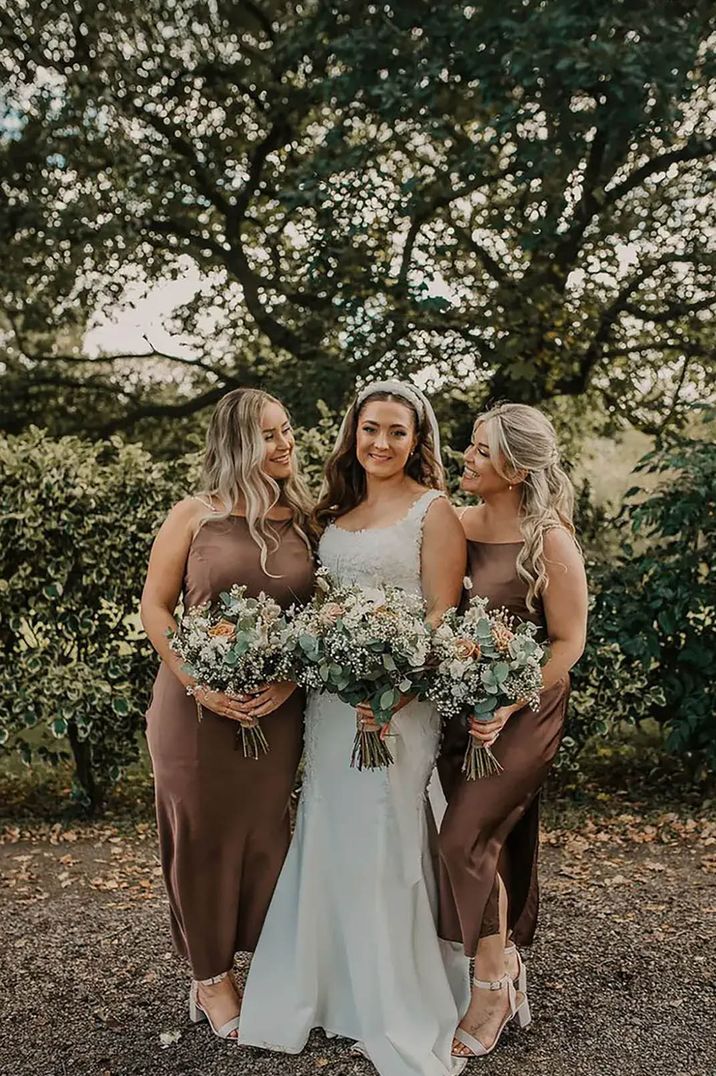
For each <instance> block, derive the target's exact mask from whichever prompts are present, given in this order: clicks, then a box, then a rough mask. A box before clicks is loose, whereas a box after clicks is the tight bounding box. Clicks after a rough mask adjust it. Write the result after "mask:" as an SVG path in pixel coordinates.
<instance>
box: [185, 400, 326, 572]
mask: <svg viewBox="0 0 716 1076" xmlns="http://www.w3.org/2000/svg"><path fill="white" fill-rule="evenodd" d="M269 403H275V404H278V406H279V407H282V408H283V410H284V411H286V408H285V407H284V405H283V404H282V403H281V401H280V400H277V399H276V397H275V396H270V395H269V393H268V392H263V391H262V390H261V389H250V388H241V389H233V390H232V391H231V392H227V394H226V396H222V398H221V399H220V400H219V402H218V404H217V405H216V407H215V409H214V413H213V414H212V416H211V420H210V422H209V429H208V430H207V434H206V451H205V454H204V462H203V467H202V476H201V482H202V486H203V490H202V495H203V496H205V497H211V498H216V499H217V500H218V501H219V503H220V505H221V508H220V510H219V511H218V512H216V511H214V512H212V513H211V514H210V515H208V514H207V515H206V516H204V517H203V518H202V520H201V524H202V525H203V524H204V523H208V522H209V520H217V519H219V520H221V519H228V517H229V516H230V515H231V514H232V512H233V511H234V509H235V507H236V505H237V503H238V502H239V500H240V499H241V498H243V500H244V503H245V505H246V522H247V524H248V528H249V533H250V534H251V537H252V538H253V540H254V541H255V542H256V544H257V546H258V547H259V550H260V561H261V567H262V569H263V571H264V572H265V573H266V575H271V572H269V570H268V567H267V561H268V557H269V555H270V554H271V553H275V552H276V550H277V549H278V546H279V543H280V539H279V536H278V534H277V532H276V529H275V528H274V527H272V526H271V521H270V520H269V519H268V514H269V512H270V511H271V510H272V509H273V508H274V507H275V506H276V505H277V504H278V503H279V501H281V503H282V504H285V505H286V506H287V507H288V508H290V509H291V513H292V523H293V528H294V530H295V531H296V532H297V533H298V534H299V535H300V536H301V538H302V539H303V541H304V542H305V543H306V546H307V547H308V549H309V550H311V549H312V548H313V544H312V539H313V536H314V528H313V524H312V522H311V514H312V511H313V498H312V497H311V494H310V492H309V490H308V486H307V485H306V483H305V481H304V480H303V478H302V477H301V475H300V473H299V471H298V470H297V469H294V470H293V472H292V474H291V476H290V477H289V478H287V479H286V480H285V481H283V482H282V483H281V484H280V485H279V483H278V482H276V481H275V480H274V479H273V478H271V476H270V475H267V474H266V472H265V471H264V470H263V460H264V455H265V451H266V445H265V442H264V438H263V435H262V431H261V417H262V415H263V413H264V410H265V408H266V405H267V404H269ZM286 414H287V415H288V411H286ZM272 578H277V577H276V576H272Z"/></svg>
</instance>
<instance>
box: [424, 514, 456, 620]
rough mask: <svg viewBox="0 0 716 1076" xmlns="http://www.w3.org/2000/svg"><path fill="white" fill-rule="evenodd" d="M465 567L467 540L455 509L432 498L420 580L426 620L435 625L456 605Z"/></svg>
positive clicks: (426, 523) (426, 527)
mask: <svg viewBox="0 0 716 1076" xmlns="http://www.w3.org/2000/svg"><path fill="white" fill-rule="evenodd" d="M466 566H467V543H466V541H465V532H464V531H463V529H462V525H461V523H460V520H459V519H458V516H457V512H456V511H455V509H454V508H453V506H452V505H451V504H450V502H449V501H447V500H445V498H444V497H441V498H440V499H439V500H435V501H433V503H432V504H431V505H430V508H429V509H428V512H427V515H426V516H425V522H424V524H423V550H422V567H421V581H422V587H423V594H424V596H425V604H426V606H427V618H426V619H427V620H428V621H429V623H430V624H432V626H433V627H434V628H435V627H437V625H438V624H439V623H440V621H441V620H442V618H443V616H444V614H445V612H446V611H447V610H448V609H449V608H450V607H451V606H452V605H457V604H458V602H459V601H460V597H461V594H462V587H463V580H464V578H465V571H466Z"/></svg>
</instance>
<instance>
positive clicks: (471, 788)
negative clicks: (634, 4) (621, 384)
mask: <svg viewBox="0 0 716 1076" xmlns="http://www.w3.org/2000/svg"><path fill="white" fill-rule="evenodd" d="M462 488H463V489H464V490H465V491H466V492H467V493H471V494H474V495H475V496H476V497H479V500H480V503H479V504H477V505H475V506H473V507H469V508H467V509H466V510H463V513H462V525H463V528H464V531H465V537H466V538H467V546H468V575H469V577H470V579H471V582H472V589H471V591H470V593H471V594H480V595H482V596H484V597H487V598H488V599H489V601H490V605H491V607H493V608H497V607H507V609H508V610H509V611H510V613H512V614H514V615H515V616H517V617H520V618H522V619H524V620H530V621H532V622H533V623H535V624H537V625H539V627H540V629H541V631H542V634H543V635H544V636H545V637H546V638H547V639H548V640H549V647H550V649H549V661H548V662H547V664H546V665H545V667H544V669H543V681H544V688H543V691H542V693H541V699H540V707H539V709H538V710H536V711H534V710H532V709H530V707H529V706H527V705H525V704H524V703H517V704H515V705H513V706H506V707H503V708H501V709H499V710H497V711H496V712H495V715H494V718H493V720H492V721H490V722H488V723H481V722H477V721H474V720H473V722H472V727H471V730H470V732H469V735H471V736H473V737H475V738H476V739H477V740H478V741H479V742H480V743H483V744H488V745H491V746H492V750H493V753H494V755H495V757H496V758H497V759H498V761H499V762H500V763H501V764H502V766H503V768H504V769H503V772H502V773H500V774H497V775H494V776H491V777H488V778H485V779H482V780H478V781H468V780H466V779H465V776H464V775H463V773H462V770H461V766H462V759H463V755H464V752H465V747H466V744H467V736H468V732H467V730H465V729H464V727H462V726H461V724H460V723H459V722H454V723H453V724H452V725H451V727H450V728H449V729H448V730H447V733H446V736H445V740H444V743H443V747H442V751H441V756H440V759H439V762H438V770H439V773H440V778H441V781H442V784H443V789H444V792H445V796H446V799H447V801H448V808H447V812H446V814H445V817H444V819H443V823H442V827H441V830H440V839H439V850H440V856H439V887H440V918H439V931H440V935H441V937H443V938H445V939H447V940H449V941H455V942H461V943H462V945H463V946H464V950H465V953H466V954H467V955H468V956H470V957H475V979H474V982H473V991H472V1000H471V1002H470V1005H469V1008H468V1009H467V1012H466V1013H465V1015H464V1016H463V1018H462V1020H461V1022H460V1025H459V1027H458V1029H457V1031H456V1038H455V1042H454V1044H453V1050H454V1054H455V1055H456V1056H457V1057H471V1056H483V1055H485V1054H488V1053H490V1052H491V1051H492V1050H493V1049H494V1047H495V1046H496V1045H497V1042H498V1040H499V1038H500V1035H501V1034H502V1031H503V1030H504V1028H505V1026H506V1025H507V1023H508V1022H509V1021H510V1020H511V1019H513V1018H516V1019H517V1022H518V1023H519V1024H520V1025H522V1026H524V1025H526V1024H528V1023H529V1021H530V1012H529V1003H528V1000H527V980H526V974H525V969H524V965H523V963H522V959H521V957H520V955H519V951H518V949H517V946H523V945H529V944H530V943H531V941H532V938H533V935H534V932H535V927H536V922H537V907H538V888H537V841H538V828H539V791H540V787H541V785H542V783H543V782H544V779H545V777H546V776H547V773H548V771H549V769H550V766H551V764H552V762H553V760H554V757H555V755H556V753H557V750H558V748H559V744H560V740H561V738H562V732H563V727H564V720H565V713H566V708H567V698H568V695H569V670H570V669H571V667H572V666H573V665H574V664H575V662H576V661H577V660H578V659H579V657H580V655H581V653H582V650H583V648H584V641H585V630H586V621H587V585H586V579H585V573H584V565H583V562H582V557H581V554H580V551H579V546H578V544H577V541H576V538H575V532H574V525H573V522H572V505H573V490H572V487H571V484H570V481H569V479H568V477H567V475H566V474H565V472H564V471H563V470H562V468H561V467H560V465H559V449H558V445H557V439H556V436H555V432H554V428H553V427H552V424H551V423H550V422H549V420H548V419H547V418H546V417H545V416H544V415H543V414H541V412H540V411H538V410H536V409H535V408H533V407H528V406H526V405H523V404H502V405H501V406H499V407H496V408H494V409H493V410H491V411H488V412H486V413H485V414H482V415H479V416H478V417H477V419H476V421H475V424H474V429H473V437H472V442H471V444H470V445H469V447H468V448H467V450H466V452H465V469H464V474H463V478H462Z"/></svg>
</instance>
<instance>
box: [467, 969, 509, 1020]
mask: <svg viewBox="0 0 716 1076" xmlns="http://www.w3.org/2000/svg"><path fill="white" fill-rule="evenodd" d="M472 985H473V986H476V987H477V988H478V990H504V989H505V987H506V988H507V999H508V1001H509V1004H510V1010H511V1012H512V1013H514V1012H515V1010H516V1008H517V994H516V992H515V984H514V983H513V982H512V976H511V975H510V974H509V973H506V974H505V975H503V976H502V977H501V978H499V979H473V980H472Z"/></svg>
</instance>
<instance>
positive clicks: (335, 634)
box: [291, 568, 431, 770]
mask: <svg viewBox="0 0 716 1076" xmlns="http://www.w3.org/2000/svg"><path fill="white" fill-rule="evenodd" d="M291 627H292V631H293V633H294V639H295V650H296V652H297V653H300V655H301V662H302V666H303V667H302V670H301V672H300V673H299V674H298V679H299V681H300V682H301V683H303V684H304V685H305V686H306V687H308V688H311V689H313V690H314V691H328V692H331V693H332V694H335V695H337V696H338V697H339V698H340V699H341V700H342V701H343V702H345V703H348V705H350V706H357V705H359V704H360V703H364V702H365V703H369V704H370V707H371V709H372V711H373V714H374V715H375V720H376V723H377V724H378V725H380V726H382V727H381V730H380V732H365V731H360V730H359V731H358V732H357V733H356V738H355V742H354V745H353V752H352V755H351V766H355V767H356V768H357V769H359V770H362V769H375V768H378V767H382V766H388V765H390V763H391V762H392V761H393V758H392V755H391V753H390V750H389V748H388V745H387V744H386V742H385V738H384V735H383V728H385V727H387V725H388V723H389V722H390V719H391V717H392V716H393V707H394V706H395V705H396V703H397V702H398V701H399V700H400V697H401V693H409V692H411V691H412V688H413V685H414V683H415V681H416V678H417V677H418V676H419V675H422V673H423V672H424V668H425V662H426V659H427V656H428V651H429V647H430V635H431V632H430V627H429V626H428V625H427V624H426V623H425V606H424V603H423V600H422V598H421V597H420V595H417V594H409V593H408V592H407V591H405V590H403V589H401V588H400V587H393V586H388V585H386V586H381V587H360V586H357V585H343V586H341V585H339V584H337V583H336V582H335V580H333V579H332V578H331V576H330V575H329V573H328V571H327V570H326V569H325V568H321V569H319V571H318V573H317V577H316V591H315V596H314V600H313V602H312V603H311V604H310V605H308V606H305V607H304V608H303V609H302V610H300V611H298V612H297V614H296V616H295V617H294V619H293V622H292V625H291Z"/></svg>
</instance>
